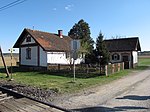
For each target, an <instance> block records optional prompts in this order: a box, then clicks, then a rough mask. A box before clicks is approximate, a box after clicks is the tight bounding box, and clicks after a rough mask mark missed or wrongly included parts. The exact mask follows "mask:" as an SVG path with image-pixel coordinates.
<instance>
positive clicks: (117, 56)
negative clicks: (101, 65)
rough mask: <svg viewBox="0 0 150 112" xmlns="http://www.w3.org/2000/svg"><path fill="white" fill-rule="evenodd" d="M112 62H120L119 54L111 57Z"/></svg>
mask: <svg viewBox="0 0 150 112" xmlns="http://www.w3.org/2000/svg"><path fill="white" fill-rule="evenodd" d="M112 60H114V61H117V60H120V55H119V54H116V53H115V54H113V55H112Z"/></svg>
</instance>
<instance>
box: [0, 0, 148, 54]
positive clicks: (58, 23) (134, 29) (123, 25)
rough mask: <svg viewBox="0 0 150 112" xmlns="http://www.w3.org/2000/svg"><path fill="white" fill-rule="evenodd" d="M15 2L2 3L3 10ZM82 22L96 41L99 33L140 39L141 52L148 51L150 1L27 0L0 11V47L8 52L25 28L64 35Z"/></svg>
mask: <svg viewBox="0 0 150 112" xmlns="http://www.w3.org/2000/svg"><path fill="white" fill-rule="evenodd" d="M14 1H15V0H1V1H0V7H3V6H5V5H7V4H9V3H11V2H14ZM80 19H84V20H85V21H86V22H87V23H88V24H89V26H90V30H91V37H92V38H93V39H94V40H95V39H96V37H97V36H98V34H99V32H100V30H101V31H102V33H103V34H104V36H105V38H106V39H111V38H112V36H114V37H116V36H118V37H133V36H134V37H135V36H138V37H139V38H140V43H141V48H142V51H148V50H150V45H149V42H150V31H149V30H150V0H26V1H25V2H23V3H21V4H18V5H16V6H14V7H11V8H8V9H6V10H2V11H1V10H0V29H1V31H0V45H1V46H2V48H3V51H4V52H8V49H9V48H11V47H12V46H13V45H14V43H15V42H16V40H17V38H18V37H19V35H20V34H21V32H22V31H23V29H24V28H30V29H32V28H33V26H34V29H35V30H42V31H47V32H51V33H57V30H58V29H62V30H63V34H64V35H67V34H68V32H69V30H70V29H71V28H72V26H73V25H74V24H75V23H77V22H78V21H79V20H80Z"/></svg>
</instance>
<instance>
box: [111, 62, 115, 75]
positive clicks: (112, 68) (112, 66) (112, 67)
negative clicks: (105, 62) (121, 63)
mask: <svg viewBox="0 0 150 112" xmlns="http://www.w3.org/2000/svg"><path fill="white" fill-rule="evenodd" d="M114 69H115V67H114V64H112V65H111V72H112V74H114Z"/></svg>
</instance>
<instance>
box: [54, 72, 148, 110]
mask: <svg viewBox="0 0 150 112" xmlns="http://www.w3.org/2000/svg"><path fill="white" fill-rule="evenodd" d="M55 104H57V105H59V106H62V107H65V108H70V109H75V110H78V111H82V112H107V111H132V112H133V111H138V112H139V111H142V112H143V111H144V112H145V111H150V69H147V70H144V71H141V72H135V73H133V74H132V75H129V76H126V77H123V78H121V79H119V80H117V81H114V82H112V83H109V84H106V85H103V86H99V87H96V88H92V89H90V90H87V91H84V92H81V93H78V94H76V95H72V96H66V97H63V98H61V100H58V101H57V102H55Z"/></svg>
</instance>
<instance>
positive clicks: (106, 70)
mask: <svg viewBox="0 0 150 112" xmlns="http://www.w3.org/2000/svg"><path fill="white" fill-rule="evenodd" d="M107 68H108V67H107V65H105V74H106V76H108V69H107Z"/></svg>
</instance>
